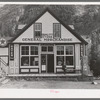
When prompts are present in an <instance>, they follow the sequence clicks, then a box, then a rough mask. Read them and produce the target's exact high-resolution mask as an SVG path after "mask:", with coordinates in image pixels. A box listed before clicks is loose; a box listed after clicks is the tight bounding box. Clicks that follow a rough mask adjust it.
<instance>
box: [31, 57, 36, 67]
mask: <svg viewBox="0 0 100 100" xmlns="http://www.w3.org/2000/svg"><path fill="white" fill-rule="evenodd" d="M30 66H38V57H34V56H33V57H30Z"/></svg>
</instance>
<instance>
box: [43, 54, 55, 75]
mask: <svg viewBox="0 0 100 100" xmlns="http://www.w3.org/2000/svg"><path fill="white" fill-rule="evenodd" d="M41 73H54V54H41Z"/></svg>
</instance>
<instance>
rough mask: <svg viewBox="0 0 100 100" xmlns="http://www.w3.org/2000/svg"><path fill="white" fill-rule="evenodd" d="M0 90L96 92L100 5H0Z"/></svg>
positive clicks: (99, 85) (99, 63)
mask: <svg viewBox="0 0 100 100" xmlns="http://www.w3.org/2000/svg"><path fill="white" fill-rule="evenodd" d="M0 89H19V90H20V89H25V90H27V89H33V90H34V89H51V90H50V92H51V93H59V91H57V90H54V89H64V90H66V89H79V90H80V89H89V90H90V89H91V90H93V89H94V90H95V89H97V90H99V89H100V5H99V4H98V5H97V4H96V5H93V4H92V5H90V4H84V5H83V4H77V3H76V4H57V3H56V4H31V3H30V4H6V3H5V4H0Z"/></svg>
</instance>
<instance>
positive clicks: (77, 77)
mask: <svg viewBox="0 0 100 100" xmlns="http://www.w3.org/2000/svg"><path fill="white" fill-rule="evenodd" d="M7 77H8V78H10V79H11V80H22V79H24V80H27V81H32V80H35V81H41V80H44V81H46V80H55V81H92V80H93V77H92V76H82V75H81V74H18V75H8V76H7Z"/></svg>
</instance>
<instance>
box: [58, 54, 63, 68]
mask: <svg viewBox="0 0 100 100" xmlns="http://www.w3.org/2000/svg"><path fill="white" fill-rule="evenodd" d="M63 61H64V56H57V66H62V63H63Z"/></svg>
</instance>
